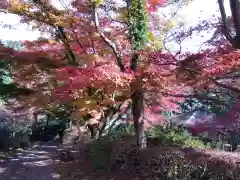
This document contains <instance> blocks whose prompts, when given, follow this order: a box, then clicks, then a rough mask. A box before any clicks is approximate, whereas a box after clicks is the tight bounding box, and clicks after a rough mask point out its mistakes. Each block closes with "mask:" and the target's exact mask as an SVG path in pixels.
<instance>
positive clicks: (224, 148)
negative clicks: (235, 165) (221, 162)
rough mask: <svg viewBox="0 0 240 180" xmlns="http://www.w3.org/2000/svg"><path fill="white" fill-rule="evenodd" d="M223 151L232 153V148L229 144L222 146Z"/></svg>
mask: <svg viewBox="0 0 240 180" xmlns="http://www.w3.org/2000/svg"><path fill="white" fill-rule="evenodd" d="M223 150H224V151H228V152H231V151H232V146H231V145H230V144H223Z"/></svg>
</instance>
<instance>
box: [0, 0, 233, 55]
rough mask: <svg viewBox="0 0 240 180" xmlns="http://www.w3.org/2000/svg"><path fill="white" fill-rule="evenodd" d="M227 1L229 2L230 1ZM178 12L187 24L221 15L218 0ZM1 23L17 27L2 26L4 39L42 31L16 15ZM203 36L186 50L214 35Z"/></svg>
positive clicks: (24, 37) (26, 37) (207, 0)
mask: <svg viewBox="0 0 240 180" xmlns="http://www.w3.org/2000/svg"><path fill="white" fill-rule="evenodd" d="M53 1H54V4H56V5H57V6H59V2H58V4H57V3H56V2H57V1H58V0H53ZM225 2H226V3H228V1H225ZM227 7H228V6H227ZM162 11H163V12H164V14H166V13H169V12H170V11H171V9H170V8H166V9H163V10H162ZM226 11H227V14H229V13H230V8H228V9H226ZM178 14H179V16H180V18H181V19H182V21H184V23H186V25H187V26H191V25H196V24H197V23H198V21H200V20H209V19H211V18H213V15H215V16H216V17H218V16H220V13H219V12H218V4H217V0H194V1H193V2H192V3H190V4H189V5H188V6H186V7H184V8H182V9H181V10H180V11H179V13H178ZM1 24H2V25H3V24H10V25H12V26H13V27H15V28H16V30H10V29H7V28H2V27H0V39H2V40H35V39H37V38H38V37H39V36H40V32H38V31H32V30H30V29H29V28H28V26H27V25H24V24H21V23H20V18H19V17H18V16H16V15H12V14H3V13H0V25H1ZM203 36H204V37H201V35H196V36H194V37H192V38H191V39H189V40H187V41H185V42H184V43H183V44H182V45H183V47H187V48H186V49H184V51H186V50H187V51H196V50H197V49H198V48H199V45H200V44H202V42H204V41H206V40H207V39H209V38H210V37H211V36H212V33H211V32H210V33H208V34H206V33H205V34H203Z"/></svg>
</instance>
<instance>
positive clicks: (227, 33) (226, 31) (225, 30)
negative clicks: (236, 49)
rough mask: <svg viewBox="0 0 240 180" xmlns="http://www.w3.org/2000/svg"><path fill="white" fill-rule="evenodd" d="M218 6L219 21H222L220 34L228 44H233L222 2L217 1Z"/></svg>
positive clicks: (222, 0)
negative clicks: (221, 33)
mask: <svg viewBox="0 0 240 180" xmlns="http://www.w3.org/2000/svg"><path fill="white" fill-rule="evenodd" d="M218 5H219V10H220V13H221V19H222V23H223V25H222V32H223V34H224V36H225V37H226V39H227V40H228V41H229V42H230V43H233V38H232V36H231V35H230V30H229V27H228V23H227V15H226V11H225V7H224V0H218Z"/></svg>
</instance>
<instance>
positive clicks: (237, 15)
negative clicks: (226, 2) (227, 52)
mask: <svg viewBox="0 0 240 180" xmlns="http://www.w3.org/2000/svg"><path fill="white" fill-rule="evenodd" d="M230 8H231V13H232V18H233V23H234V28H235V30H236V36H235V38H234V44H233V45H234V47H235V48H238V49H239V48H240V1H239V0H230Z"/></svg>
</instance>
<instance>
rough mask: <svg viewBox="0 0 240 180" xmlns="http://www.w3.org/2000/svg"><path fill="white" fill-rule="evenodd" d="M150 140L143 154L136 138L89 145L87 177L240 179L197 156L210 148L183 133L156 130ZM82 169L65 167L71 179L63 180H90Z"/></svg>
mask: <svg viewBox="0 0 240 180" xmlns="http://www.w3.org/2000/svg"><path fill="white" fill-rule="evenodd" d="M148 137H149V139H148V147H147V148H146V149H145V150H141V151H140V150H138V149H137V148H136V146H135V137H134V136H132V135H131V133H130V134H129V133H124V132H121V133H116V134H115V135H114V136H105V137H103V138H102V139H100V140H98V141H95V142H92V143H91V144H88V146H87V149H86V154H85V156H86V159H85V162H89V163H90V167H91V168H90V167H88V168H87V171H88V172H89V174H90V175H89V174H88V176H91V177H92V176H93V175H95V176H94V178H93V179H96V177H97V179H99V180H102V179H113V180H118V179H124V177H127V178H128V179H134V178H136V177H138V179H144V180H145V179H146V180H155V179H156V180H157V179H158V180H163V179H164V180H177V179H178V180H206V179H209V180H219V179H228V180H238V179H240V178H239V176H238V174H239V172H240V171H239V169H238V168H232V167H230V165H229V164H226V163H224V162H223V161H222V160H221V159H220V160H213V158H210V157H209V155H206V154H204V153H203V152H197V151H196V150H197V149H199V148H200V149H201V148H206V147H208V146H206V145H205V144H204V143H203V142H202V141H201V140H199V139H197V138H195V137H192V136H191V135H190V134H189V133H188V132H186V131H184V130H183V129H162V128H161V127H155V128H154V129H153V130H152V131H150V132H149V133H148ZM185 150H188V151H186V152H185ZM84 165H85V164H84ZM73 166H74V165H73ZM85 166H86V165H85ZM81 167H82V166H81V165H75V170H73V169H74V168H73V167H70V166H69V167H65V170H61V172H62V173H61V174H64V173H63V171H66V169H68V173H66V172H65V174H68V175H66V176H64V175H63V178H62V179H64V180H65V179H69V180H70V179H71V180H75V179H88V178H89V177H86V176H87V175H86V174H84V173H83V172H82V171H83V169H81V170H82V171H81V170H80V168H81ZM59 171H60V170H59ZM80 171H81V172H80ZM69 174H74V178H69ZM96 174H97V176H96ZM124 175H125V176H124ZM133 177H134V178H133ZM89 179H91V178H89ZM125 179H126V178H125Z"/></svg>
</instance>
